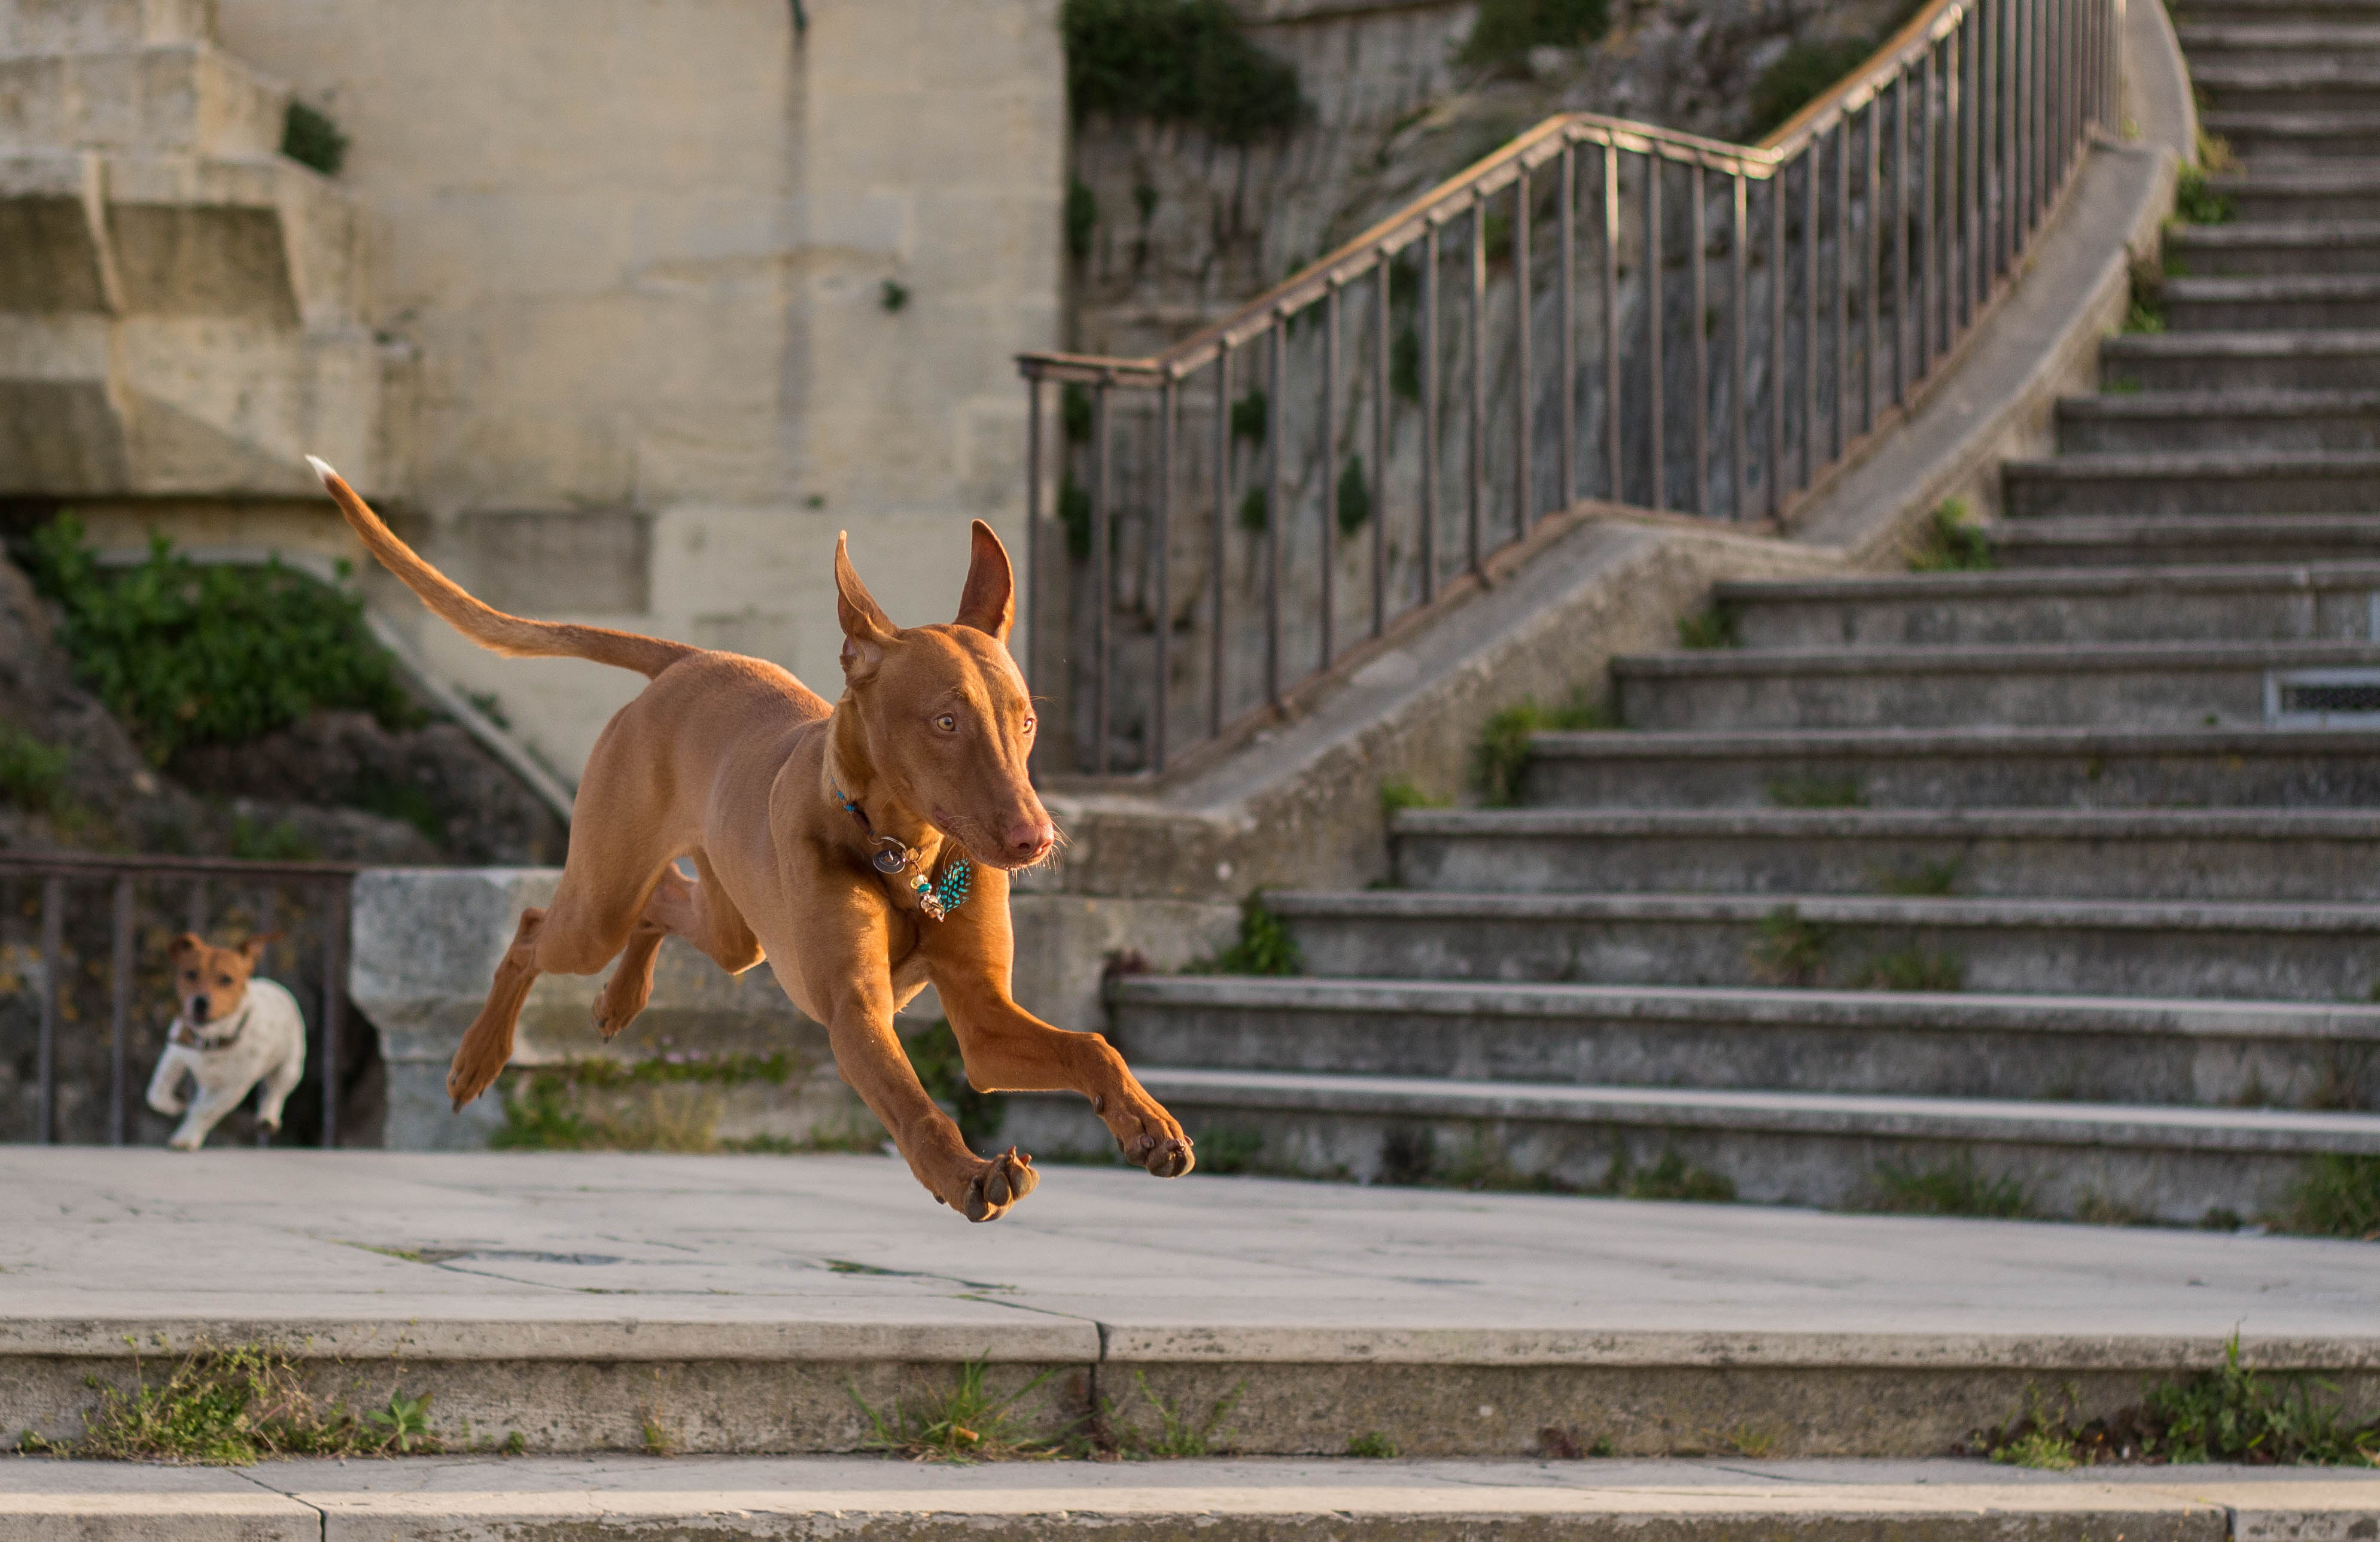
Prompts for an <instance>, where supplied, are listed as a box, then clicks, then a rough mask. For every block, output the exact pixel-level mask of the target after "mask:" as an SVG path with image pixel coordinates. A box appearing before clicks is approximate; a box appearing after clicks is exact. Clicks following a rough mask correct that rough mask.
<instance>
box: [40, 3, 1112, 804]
mask: <svg viewBox="0 0 2380 1542" xmlns="http://www.w3.org/2000/svg"><path fill="white" fill-rule="evenodd" d="M33 5H34V0H0V12H6V11H8V10H10V9H12V8H13V7H18V6H33ZM50 8H55V6H52V7H50ZM217 9H218V12H219V29H218V35H219V38H220V42H221V43H222V50H221V52H222V53H224V54H225V55H230V56H234V57H236V58H237V59H238V60H240V61H243V62H244V63H245V64H247V65H250V66H254V67H256V68H257V69H258V70H261V72H263V75H264V76H265V77H271V78H277V79H278V80H280V81H284V82H286V83H287V85H286V89H287V90H289V91H294V92H295V94H296V96H297V99H298V100H300V101H303V102H305V103H310V104H312V105H314V106H317V107H320V108H322V109H323V110H325V111H326V112H328V113H329V114H330V115H331V116H332V117H333V118H334V120H335V121H336V122H337V124H338V125H339V127H340V128H341V129H342V130H343V131H344V132H345V133H346V134H347V135H348V136H349V138H350V141H351V142H350V145H349V148H348V151H347V158H346V167H345V169H344V170H343V171H342V173H341V174H340V176H338V177H337V178H336V180H335V183H334V184H331V186H334V187H335V188H337V189H340V190H341V191H343V192H344V194H345V195H346V197H348V198H349V199H351V200H353V203H354V204H355V206H356V207H357V208H358V211H359V213H358V220H359V223H360V226H361V243H362V249H364V250H365V251H366V252H367V253H368V254H369V257H370V278H371V282H370V291H369V295H368V297H366V298H364V299H363V300H362V301H361V303H362V304H363V306H364V307H365V310H366V311H367V314H368V320H369V326H370V329H371V332H370V334H367V335H368V337H369V336H376V337H377V339H378V342H377V347H378V349H379V350H380V351H381V353H383V354H385V355H387V356H389V357H392V358H399V359H401V360H403V361H405V364H404V370H403V371H402V373H403V375H404V384H405V388H404V389H403V390H401V391H395V392H392V393H391V395H390V400H389V404H388V407H387V408H386V411H385V413H384V414H383V416H384V418H385V419H386V420H385V422H383V423H381V424H377V425H374V424H369V423H363V424H358V425H356V431H357V433H358V434H361V435H363V436H364V438H365V439H366V440H367V441H372V436H373V435H374V433H377V434H378V435H379V439H380V440H381V441H384V442H385V443H386V444H387V446H388V453H387V456H386V460H387V463H388V464H387V469H386V470H385V471H384V472H381V473H380V474H376V475H374V476H373V477H372V478H370V481H369V483H368V485H370V487H371V489H372V491H374V492H376V493H378V494H379V495H381V496H383V498H384V499H385V500H386V501H387V502H388V503H389V504H390V506H391V512H392V513H393V514H395V516H397V517H398V523H399V525H400V528H403V529H405V530H406V531H407V533H408V534H409V535H411V536H413V537H415V538H417V539H418V540H419V541H420V542H421V544H422V547H423V549H424V551H425V552H427V554H428V555H430V557H431V559H432V560H433V561H435V562H437V563H439V564H440V565H442V566H444V567H445V568H446V569H447V570H448V571H449V572H451V573H453V574H454V575H455V577H457V578H458V579H460V580H462V581H463V582H464V583H465V584H467V585H470V586H473V587H476V588H480V589H484V590H486V591H487V592H489V593H490V594H491V596H492V597H501V599H502V601H505V602H509V603H512V604H516V605H518V606H519V607H521V608H523V609H525V610H529V611H533V612H535V613H540V614H544V615H552V616H558V617H563V618H571V619H587V620H596V621H600V622H602V623H605V624H609V625H625V626H630V627H634V628H637V629H640V630H650V631H655V632H660V633H664V634H668V635H672V636H676V637H685V638H686V639H688V640H692V641H696V642H699V643H704V644H708V645H711V646H717V647H726V648H733V649H736V650H742V651H746V652H750V653H755V654H759V655H761V656H763V657H766V658H770V659H772V660H775V661H777V662H781V663H783V664H786V665H788V666H789V667H791V668H793V669H794V670H795V672H796V673H797V674H801V675H802V676H803V677H804V678H805V679H806V680H807V681H808V682H810V683H811V684H812V685H814V686H818V687H819V688H820V689H821V690H823V691H825V692H826V693H827V694H828V695H830V696H832V695H833V694H835V691H836V690H837V688H838V686H839V679H840V676H839V673H838V671H837V669H836V667H835V662H834V659H835V650H836V649H837V647H838V646H839V641H840V638H839V636H838V634H837V632H836V628H835V623H834V610H833V603H832V589H831V588H830V587H829V580H828V571H829V557H830V553H831V552H832V544H833V540H834V535H835V532H836V531H837V530H838V529H844V528H848V529H849V530H851V532H852V542H853V551H854V554H855V557H856V560H857V561H858V562H859V564H860V565H861V567H862V570H863V571H864V572H865V573H866V574H867V576H868V579H869V581H870V583H871V584H872V585H873V586H874V588H875V589H876V592H877V595H878V597H879V599H880V600H881V601H883V602H884V604H885V606H886V607H887V609H888V610H890V611H891V612H892V614H893V616H894V617H895V618H896V619H898V620H901V621H905V622H919V621H929V620H943V619H947V618H948V616H949V615H950V613H951V612H952V609H953V606H954V605H955V602H956V599H957V593H958V589H959V585H960V582H961V579H962V577H964V574H965V562H966V552H967V544H966V537H965V528H966V524H965V522H966V520H967V519H968V518H969V517H974V516H980V517H983V518H986V519H989V520H990V521H991V523H992V524H993V525H994V526H995V527H996V528H1000V529H1001V530H1002V533H1003V534H1004V535H1006V536H1009V537H1012V538H1016V539H1018V540H1021V536H1022V529H1021V524H1020V517H1019V516H1020V511H1021V507H1022V487H1023V476H1022V466H1021V462H1022V456H1023V449H1024V410H1025V407H1024V394H1023V392H1022V390H1021V388H1019V386H1018V385H1017V384H1016V382H1015V376H1014V366H1013V365H1012V363H1011V362H1010V356H1011V355H1012V354H1013V353H1014V351H1015V350H1017V349H1019V348H1026V347H1038V346H1050V345H1051V344H1053V343H1055V342H1056V341H1057V340H1058V335H1057V325H1058V307H1059V299H1060V295H1059V288H1060V281H1061V265H1062V253H1061V241H1062V236H1061V230H1060V220H1059V200H1060V198H1061V196H1062V191H1063V185H1064V175H1063V164H1064V137H1065V127H1066V126H1065V109H1064V103H1063V94H1064V82H1063V70H1062V61H1061V56H1060V43H1059V37H1058V32H1057V28H1056V19H1055V18H1056V12H1057V4H1056V0H865V3H861V0H810V3H809V4H807V6H786V5H783V4H777V5H767V4H755V3H751V0H664V3H655V4H648V3H644V0H637V3H628V0H522V3H518V4H512V5H507V6H501V7H495V8H490V7H487V6H479V5H472V4H468V3H466V0H421V3H418V4H408V5H404V6H390V5H385V4H383V3H381V0H222V3H221V4H220V6H218V7H217ZM797 14H802V15H805V16H806V18H807V26H806V27H797V25H796V19H795V18H796V15H797ZM282 89H283V88H281V87H278V86H275V87H273V90H274V91H280V90H282ZM279 100H280V98H279V97H277V96H276V97H275V98H274V101H273V103H269V104H268V105H270V106H271V107H272V111H271V112H270V113H267V114H266V115H267V116H268V117H272V118H273V125H272V127H273V132H274V133H275V134H276V135H277V125H278V118H277V113H278V106H277V103H278V101H279ZM260 132H261V130H260ZM279 164H281V165H282V166H284V167H286V169H287V172H288V174H289V175H291V176H296V177H297V178H299V179H301V180H303V179H306V178H310V177H311V174H310V173H306V172H304V171H302V169H300V168H297V167H296V166H294V165H290V164H288V163H286V162H282V163H279ZM312 180H314V181H316V182H320V181H321V180H322V179H320V178H313V179H312ZM5 191H6V188H0V192H5ZM68 191H69V192H71V191H72V189H68ZM63 207H65V208H67V210H68V211H69V212H71V211H72V210H73V208H74V207H75V205H74V204H73V203H72V201H71V200H70V199H69V200H68V202H67V204H65V205H64V206H63ZM68 223H69V224H71V223H72V222H68ZM888 285H895V286H897V289H895V288H888V287H887V286H888ZM896 296H897V297H898V298H899V300H900V303H899V304H898V305H897V306H895V305H892V304H891V303H890V301H891V299H892V298H893V297H896ZM5 344H6V329H5V327H0V345H5ZM53 372H55V371H53ZM234 383H236V382H229V381H226V382H224V383H223V384H222V389H224V390H230V389H231V388H232V385H233V384H234ZM341 399H342V400H344V399H345V398H341ZM357 410H358V412H361V411H363V409H362V408H358V409H357ZM373 442H377V441H373ZM342 443H343V442H334V441H324V442H322V443H313V444H310V445H302V446H297V448H298V449H303V448H316V449H321V450H322V451H323V452H324V453H326V454H328V455H331V456H332V458H333V459H334V462H339V463H343V464H344V463H345V462H346V458H347V457H348V456H349V455H357V456H358V457H361V456H362V454H363V453H362V452H361V451H359V450H355V449H353V448H352V447H346V448H343V447H342ZM5 444H6V439H5V437H0V445H5ZM292 464H293V465H297V463H296V462H295V461H294V458H293V461H292ZM374 469H375V471H378V468H374ZM225 485H226V486H227V487H230V488H233V489H235V490H236V489H237V488H238V487H241V486H247V485H249V484H247V483H241V482H238V481H237V479H235V480H234V481H233V482H232V483H227V484H225ZM267 490H268V491H270V492H275V493H281V492H287V493H294V494H298V495H301V497H302V501H300V502H295V503H277V502H273V501H272V500H270V499H259V498H256V497H252V496H250V497H237V496H228V495H226V496H222V497H215V498H212V499H211V500H210V501H207V502H203V503H184V504H161V503H158V502H155V501H153V500H152V501H148V502H143V503H140V504H126V503H116V502H109V501H105V500H90V501H86V502H85V503H83V504H81V505H80V506H79V512H80V513H82V514H83V516H84V517H85V519H86V521H87V522H88V523H89V524H91V527H92V528H93V530H94V532H95V534H97V535H98V536H99V538H100V539H101V540H103V543H106V544H110V545H135V544H138V543H140V541H141V540H143V539H144V535H145V531H146V530H147V528H150V527H151V526H152V525H156V526H159V527H161V528H164V529H166V530H167V531H168V532H169V533H172V534H174V535H175V536H176V537H177V538H178V539H182V540H189V541H193V542H199V543H203V544H212V545H216V546H226V547H239V548H255V547H261V546H274V547H280V548H282V549H284V550H291V551H306V552H316V553H319V554H325V555H348V556H353V555H358V553H357V552H355V551H354V549H353V548H352V546H351V544H350V543H349V541H348V540H347V537H346V532H345V530H344V528H343V527H341V526H340V525H339V524H338V522H337V521H336V519H335V517H334V516H333V515H332V514H331V511H330V510H329V507H328V505H327V504H322V503H321V502H320V501H319V500H316V499H314V498H313V497H312V496H311V492H312V489H311V487H310V484H306V483H305V482H304V481H303V476H302V465H298V470H297V480H290V481H288V483H287V485H286V486H284V485H282V484H281V482H277V481H276V482H273V483H272V484H270V486H269V488H268V489H267ZM18 491H24V492H42V491H44V489H42V488H41V487H29V488H24V489H19V490H18ZM49 491H55V492H86V491H89V490H86V489H83V488H81V487H79V486H68V485H60V486H58V487H55V488H52V489H49ZM251 491H253V489H251ZM371 593H372V596H373V599H374V602H375V604H376V605H378V606H380V607H381V608H382V609H383V610H384V611H385V612H386V613H387V614H388V615H389V616H390V617H391V618H392V619H393V620H395V621H396V622H398V623H399V624H400V625H405V626H407V627H411V628H414V629H415V630H416V631H417V632H418V635H419V646H420V649H421V650H422V652H423V653H424V654H425V655H426V657H427V658H428V660H429V661H430V662H431V664H432V665H433V667H435V668H436V669H438V670H440V671H442V672H443V673H444V674H448V675H449V676H451V677H452V678H453V679H454V680H455V682H456V683H458V684H459V685H461V686H463V687H464V688H465V689H466V690H468V691H470V692H474V693H491V694H492V695H494V696H496V697H497V698H499V699H500V701H501V703H502V709H503V710H504V714H505V715H506V716H507V717H509V719H510V720H511V722H513V724H514V725H515V727H516V729H517V730H518V731H519V732H520V733H521V734H522V735H524V737H525V738H526V739H527V740H528V742H529V743H530V744H531V745H532V746H534V747H536V748H537V749H538V750H539V751H540V753H541V754H542V756H543V757H544V758H545V759H547V760H549V761H550V762H551V763H553V765H554V766H556V767H557V768H558V769H559V770H561V771H563V772H564V773H565V775H566V776H570V775H575V773H576V771H577V767H578V765H579V764H580V762H581V760H582V759H583V758H584V755H585V753H586V750H587V748H588V747H589V745H590V744H591V743H592V741H593V738H594V736H595V735H596V734H597V732H598V731H600V729H601V726H602V724H603V722H604V720H605V719H606V718H607V717H608V716H609V714H610V712H611V711H612V710H613V709H614V708H616V707H617V706H618V705H619V703H621V702H622V701H624V700H625V699H626V698H628V697H629V696H630V695H632V694H633V692H634V691H635V689H636V688H637V685H638V684H639V683H638V682H637V680H636V678H635V677H634V676H631V675H625V674H619V673H617V672H614V671H607V670H603V669H601V668H598V667H597V666H594V665H591V664H582V663H577V662H549V663H543V664H537V665H522V664H516V663H506V662H501V661H498V660H496V659H493V658H492V657H491V656H489V655H486V654H482V653H480V652H478V651H477V650H473V649H471V648H470V647H468V645H466V644H464V643H462V642H461V641H460V640H459V639H457V638H455V637H453V636H452V635H451V634H449V633H448V632H446V631H445V629H444V628H443V627H439V626H435V625H430V624H427V623H426V621H425V618H424V617H423V615H422V613H421V612H420V611H419V607H418V606H416V605H415V604H414V602H413V601H412V600H411V599H410V598H409V597H407V596H406V595H404V594H403V593H402V592H401V591H398V590H396V589H395V587H394V585H393V584H392V583H390V582H388V581H386V580H384V579H380V578H375V579H374V580H373V587H372V589H371Z"/></svg>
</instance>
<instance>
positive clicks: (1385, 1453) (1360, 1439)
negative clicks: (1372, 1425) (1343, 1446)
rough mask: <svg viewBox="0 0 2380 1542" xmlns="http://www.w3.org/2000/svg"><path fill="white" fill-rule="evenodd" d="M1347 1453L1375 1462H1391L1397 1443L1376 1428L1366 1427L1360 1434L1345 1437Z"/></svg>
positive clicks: (1394, 1457) (1395, 1452) (1394, 1455)
mask: <svg viewBox="0 0 2380 1542" xmlns="http://www.w3.org/2000/svg"><path fill="white" fill-rule="evenodd" d="M1347 1454H1348V1455H1350V1456H1361V1457H1367V1458H1369V1459H1371V1460H1373V1461H1376V1462H1391V1461H1394V1460H1395V1459H1396V1454H1397V1443H1396V1442H1395V1441H1394V1440H1391V1439H1389V1438H1388V1437H1387V1436H1385V1435H1383V1434H1381V1433H1380V1432H1379V1431H1378V1430H1377V1429H1367V1430H1366V1431H1365V1432H1364V1433H1363V1434H1361V1435H1351V1436H1349V1437H1348V1438H1347Z"/></svg>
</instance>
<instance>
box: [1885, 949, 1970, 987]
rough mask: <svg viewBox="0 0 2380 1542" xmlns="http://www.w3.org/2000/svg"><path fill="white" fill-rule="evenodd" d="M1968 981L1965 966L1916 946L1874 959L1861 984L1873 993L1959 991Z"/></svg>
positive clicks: (1943, 954) (1940, 954)
mask: <svg viewBox="0 0 2380 1542" xmlns="http://www.w3.org/2000/svg"><path fill="white" fill-rule="evenodd" d="M1966 980H1967V966H1966V965H1963V964H1961V963H1960V962H1959V961H1958V960H1957V959H1955V958H1953V957H1951V956H1950V955H1949V954H1948V953H1926V952H1925V951H1924V950H1923V949H1921V948H1919V947H1918V946H1917V945H1916V944H1914V943H1912V944H1911V945H1909V946H1908V947H1906V948H1900V949H1896V950H1895V951H1893V952H1891V953H1879V954H1878V955H1876V957H1875V958H1872V959H1870V960H1869V961H1868V965H1867V968H1866V970H1865V971H1864V973H1862V975H1861V976H1860V979H1859V983H1860V985H1861V986H1862V987H1863V988H1864V989H1865V990H1961V989H1962V988H1963V987H1964V986H1965V984H1966Z"/></svg>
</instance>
